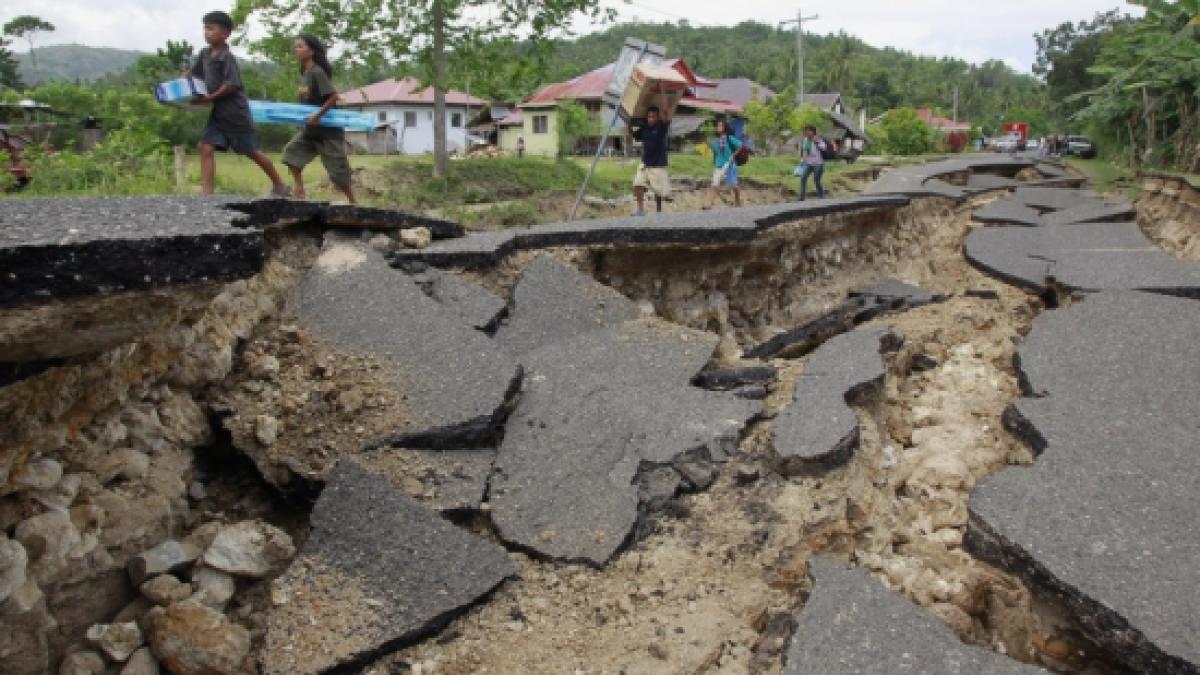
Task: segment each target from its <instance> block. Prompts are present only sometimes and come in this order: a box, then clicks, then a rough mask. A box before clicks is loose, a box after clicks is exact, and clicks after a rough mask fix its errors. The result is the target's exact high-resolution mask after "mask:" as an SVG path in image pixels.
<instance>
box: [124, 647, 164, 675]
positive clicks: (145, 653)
mask: <svg viewBox="0 0 1200 675" xmlns="http://www.w3.org/2000/svg"><path fill="white" fill-rule="evenodd" d="M160 672H162V671H160V670H159V668H158V661H157V660H155V658H154V654H153V653H152V652H151V651H150V648H149V647H142V648H141V649H139V650H137V651H136V652H134V653H133V656H130V657H129V661H128V662H127V663H126V664H125V667H124V668H122V669H121V675H158V674H159V673H160Z"/></svg>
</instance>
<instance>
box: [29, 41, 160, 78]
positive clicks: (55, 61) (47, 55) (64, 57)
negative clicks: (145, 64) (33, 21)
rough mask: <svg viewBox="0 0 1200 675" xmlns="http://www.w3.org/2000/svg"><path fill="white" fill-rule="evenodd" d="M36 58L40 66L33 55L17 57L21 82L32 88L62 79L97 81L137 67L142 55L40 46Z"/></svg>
mask: <svg viewBox="0 0 1200 675" xmlns="http://www.w3.org/2000/svg"><path fill="white" fill-rule="evenodd" d="M35 56H36V57H37V66H36V67H35V66H34V65H33V62H32V61H31V60H30V58H29V52H25V53H22V54H18V55H17V59H18V62H19V63H20V66H19V67H20V72H21V79H22V80H24V81H25V83H26V84H29V85H34V84H37V83H39V82H51V81H60V80H66V81H68V82H76V81H78V82H95V81H96V80H98V79H100V78H101V77H104V76H105V75H108V74H109V73H115V72H120V71H122V70H125V69H126V68H128V67H129V66H131V65H133V63H134V61H137V59H138V57H139V56H141V52H135V51H131V50H128V49H113V48H110V47H87V46H85V45H48V46H45V47H38V48H37V52H36V54H35Z"/></svg>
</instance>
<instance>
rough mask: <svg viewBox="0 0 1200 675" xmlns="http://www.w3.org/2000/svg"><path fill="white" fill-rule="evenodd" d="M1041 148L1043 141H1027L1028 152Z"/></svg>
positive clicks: (1037, 139) (1033, 139) (1034, 139)
mask: <svg viewBox="0 0 1200 675" xmlns="http://www.w3.org/2000/svg"><path fill="white" fill-rule="evenodd" d="M1040 147H1042V140H1041V139H1040V138H1031V139H1029V140H1027V141H1025V149H1026V150H1037V149H1038V148H1040Z"/></svg>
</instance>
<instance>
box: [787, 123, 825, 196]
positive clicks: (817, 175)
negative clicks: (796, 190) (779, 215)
mask: <svg viewBox="0 0 1200 675" xmlns="http://www.w3.org/2000/svg"><path fill="white" fill-rule="evenodd" d="M831 152H832V148H830V147H829V144H828V143H827V142H826V141H825V139H823V138H818V137H817V128H816V127H814V126H812V125H809V126H807V127H804V140H803V141H800V166H798V167H796V171H795V174H796V175H797V176H799V177H800V201H804V200H805V198H806V197H807V196H808V195H807V193H808V177H809V176H812V177H813V181H814V182H815V183H816V186H817V198H818V199H824V198H825V188H824V187H823V186H822V185H821V175H822V174H824V173H825V157H826V155H828V154H830V153H831Z"/></svg>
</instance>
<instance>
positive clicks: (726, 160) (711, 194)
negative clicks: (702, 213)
mask: <svg viewBox="0 0 1200 675" xmlns="http://www.w3.org/2000/svg"><path fill="white" fill-rule="evenodd" d="M708 147H709V148H710V149H711V150H712V153H713V176H712V185H711V186H709V188H708V202H707V203H706V204H705V205H704V209H705V210H708V209H711V208H712V207H713V204H715V203H716V201H717V192H718V191H719V190H720V189H721V188H722V186H723V185H727V186H729V187H731V188H733V203H734V206H741V205H742V191H741V190H740V189H739V188H738V174H737V162H735V161H733V156H734V155H735V154H737V151H738V150H740V149H741V147H742V142H741V141H739V140H738V139H737V137H736V136H734V135H733V134H731V133H730V132H729V125H728V123H726V121H725V120H717V135H716V137H715V138H713V139H712V140H711V141H709V142H708Z"/></svg>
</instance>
